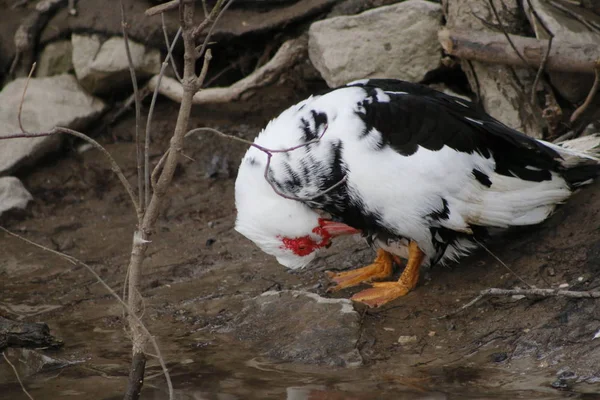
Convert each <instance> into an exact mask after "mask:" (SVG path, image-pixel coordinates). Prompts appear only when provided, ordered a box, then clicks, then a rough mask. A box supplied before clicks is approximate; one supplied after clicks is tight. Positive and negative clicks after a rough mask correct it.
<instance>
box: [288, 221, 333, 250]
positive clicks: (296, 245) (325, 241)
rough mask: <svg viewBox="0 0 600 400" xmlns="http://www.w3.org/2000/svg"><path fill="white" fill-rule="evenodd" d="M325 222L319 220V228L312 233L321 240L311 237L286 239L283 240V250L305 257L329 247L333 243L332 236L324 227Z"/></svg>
mask: <svg viewBox="0 0 600 400" xmlns="http://www.w3.org/2000/svg"><path fill="white" fill-rule="evenodd" d="M324 225H325V220H323V219H322V218H319V226H317V227H315V228H314V229H313V230H312V231H313V233H314V234H316V235H317V236H318V237H320V240H319V241H318V242H317V241H315V240H314V239H313V238H312V236H311V235H305V236H299V237H296V238H288V237H284V238H282V239H281V242H282V243H283V246H282V248H285V249H289V250H291V251H292V252H293V253H294V254H295V255H297V256H300V257H304V256H307V255H309V254H310V253H312V252H313V251H316V250H318V249H320V248H322V247H327V246H328V245H329V244H330V243H331V235H330V234H329V232H327V230H326V229H325V228H323V226H324Z"/></svg>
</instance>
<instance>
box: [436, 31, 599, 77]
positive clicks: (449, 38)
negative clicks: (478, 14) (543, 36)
mask: <svg viewBox="0 0 600 400" xmlns="http://www.w3.org/2000/svg"><path fill="white" fill-rule="evenodd" d="M509 36H510V38H511V40H512V42H513V44H514V45H515V46H516V47H517V48H518V49H519V50H520V52H521V54H522V55H523V58H524V59H525V62H526V64H524V61H523V60H521V59H520V58H519V57H518V56H517V55H516V54H515V52H514V51H513V50H512V48H510V46H509V45H508V42H507V41H506V38H505V37H504V35H502V34H494V33H484V32H469V31H451V30H448V29H442V30H441V31H439V32H438V40H439V42H440V44H441V45H442V47H443V48H444V50H445V51H446V53H448V54H450V55H452V56H455V57H458V58H464V59H467V60H476V61H481V62H485V63H493V64H506V65H517V66H527V65H529V66H533V67H539V66H540V64H541V62H542V59H543V55H544V53H545V52H546V51H547V47H548V43H547V41H546V40H538V39H534V38H528V37H524V36H518V35H510V34H509ZM598 58H600V44H598V43H570V42H566V41H559V40H554V41H553V43H552V49H551V50H550V53H549V54H548V57H547V65H546V66H547V69H548V70H549V71H560V72H578V73H582V72H583V73H592V72H594V69H595V65H596V60H597V59H598Z"/></svg>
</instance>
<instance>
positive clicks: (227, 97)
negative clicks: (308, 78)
mask: <svg viewBox="0 0 600 400" xmlns="http://www.w3.org/2000/svg"><path fill="white" fill-rule="evenodd" d="M306 50H307V41H306V40H305V38H303V37H300V38H296V39H290V40H288V41H286V42H284V43H283V44H282V45H281V47H280V48H279V50H277V52H276V53H275V55H274V56H273V58H271V60H269V62H268V63H266V64H265V65H263V66H262V67H260V68H259V69H257V70H256V71H254V72H252V73H251V74H250V75H248V76H246V77H244V78H242V79H240V80H239V81H237V82H235V83H234V84H233V85H231V86H228V87H216V88H209V89H203V90H201V91H199V92H197V93H196V94H195V95H194V97H193V102H194V104H218V103H228V102H232V101H235V100H239V99H243V98H244V96H245V95H247V94H249V93H252V91H254V90H256V89H258V88H261V87H265V86H267V85H269V84H271V83H274V82H276V80H277V79H278V78H279V77H280V76H281V74H283V73H284V72H285V71H288V70H289V69H290V68H291V67H292V66H293V65H296V64H297V63H298V62H299V61H300V60H302V59H304V58H305V57H306ZM156 81H157V77H156V76H154V77H152V78H150V80H149V81H148V86H149V87H150V88H151V89H156ZM161 82H162V83H161V86H160V94H162V95H163V96H165V97H167V98H169V99H171V100H173V101H177V102H181V98H182V96H183V86H182V85H181V84H180V83H179V82H177V81H176V80H175V79H172V78H169V77H167V76H165V77H163V79H162V81H161Z"/></svg>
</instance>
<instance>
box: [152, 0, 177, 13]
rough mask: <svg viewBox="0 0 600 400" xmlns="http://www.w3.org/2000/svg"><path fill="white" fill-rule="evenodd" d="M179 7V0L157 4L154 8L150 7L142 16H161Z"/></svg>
mask: <svg viewBox="0 0 600 400" xmlns="http://www.w3.org/2000/svg"><path fill="white" fill-rule="evenodd" d="M177 7H179V0H172V1H169V2H167V3H163V4H159V5H157V6H154V7H150V8H149V9H147V10H146V12H145V13H144V14H146V16H148V17H152V16H154V15H158V14H162V13H164V12H166V11H171V10H174V9H176V8H177Z"/></svg>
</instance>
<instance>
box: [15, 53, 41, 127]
mask: <svg viewBox="0 0 600 400" xmlns="http://www.w3.org/2000/svg"><path fill="white" fill-rule="evenodd" d="M36 65H37V63H33V64H31V69H30V70H29V75H27V80H26V81H25V87H24V88H23V94H21V102H20V103H19V113H18V114H17V118H18V119H19V128H20V129H21V132H23V133H27V131H26V130H25V129H24V128H23V122H22V121H21V114H22V113H23V103H24V102H25V93H27V88H28V87H29V81H30V80H31V75H33V71H35V66H36Z"/></svg>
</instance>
